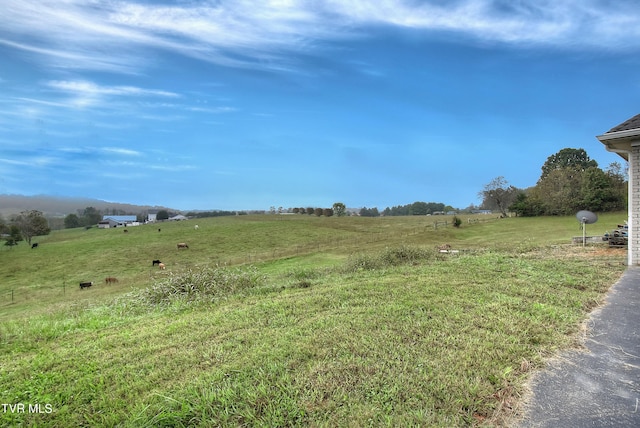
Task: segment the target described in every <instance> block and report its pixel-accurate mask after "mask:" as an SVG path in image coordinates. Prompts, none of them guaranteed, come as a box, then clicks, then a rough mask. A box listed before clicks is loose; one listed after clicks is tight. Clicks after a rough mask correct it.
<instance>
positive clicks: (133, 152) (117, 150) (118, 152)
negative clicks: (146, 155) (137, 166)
mask: <svg viewBox="0 0 640 428" xmlns="http://www.w3.org/2000/svg"><path fill="white" fill-rule="evenodd" d="M102 151H103V152H106V153H112V154H116V155H123V156H142V153H141V152H139V151H137V150H131V149H123V148H120V147H103V148H102Z"/></svg>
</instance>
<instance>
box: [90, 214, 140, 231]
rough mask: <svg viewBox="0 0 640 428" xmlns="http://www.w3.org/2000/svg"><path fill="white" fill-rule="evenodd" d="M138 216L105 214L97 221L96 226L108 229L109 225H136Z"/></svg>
mask: <svg viewBox="0 0 640 428" xmlns="http://www.w3.org/2000/svg"><path fill="white" fill-rule="evenodd" d="M138 225H140V223H138V218H137V217H136V216H135V215H105V216H102V221H101V222H99V223H98V227H99V228H102V229H108V228H111V227H126V226H138Z"/></svg>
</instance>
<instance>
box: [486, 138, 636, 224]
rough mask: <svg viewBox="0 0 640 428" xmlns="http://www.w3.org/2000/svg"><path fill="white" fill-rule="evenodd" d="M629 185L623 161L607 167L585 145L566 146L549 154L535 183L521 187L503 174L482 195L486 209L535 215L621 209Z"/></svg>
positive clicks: (624, 207)
mask: <svg viewBox="0 0 640 428" xmlns="http://www.w3.org/2000/svg"><path fill="white" fill-rule="evenodd" d="M627 189H628V179H627V172H626V170H624V169H623V167H622V165H621V164H620V163H618V162H613V163H611V164H610V165H609V167H608V168H607V169H605V170H603V169H601V168H600V167H599V166H598V163H597V162H596V161H595V160H593V159H591V158H590V157H589V155H588V154H587V152H586V151H585V150H584V149H573V148H564V149H562V150H560V151H559V152H558V153H555V154H553V155H551V156H549V157H548V158H547V160H546V161H545V163H544V164H543V165H542V168H541V174H540V178H539V179H538V182H537V183H536V185H535V186H532V187H529V188H527V189H518V188H516V187H514V186H512V185H510V184H509V182H508V181H507V180H506V179H505V178H504V177H502V176H500V177H497V178H495V179H493V180H492V181H491V182H489V183H488V184H487V185H485V187H484V189H483V190H482V191H480V192H479V196H480V197H481V198H482V201H483V202H482V208H484V209H492V210H497V211H499V212H500V213H502V214H503V215H505V216H506V215H507V213H508V212H509V211H511V212H514V213H516V215H519V216H528V217H531V216H542V215H571V214H575V213H576V212H578V211H580V210H589V211H596V212H607V211H621V210H624V209H626V207H627V202H628V201H627V199H628V193H627Z"/></svg>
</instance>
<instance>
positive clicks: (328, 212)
mask: <svg viewBox="0 0 640 428" xmlns="http://www.w3.org/2000/svg"><path fill="white" fill-rule="evenodd" d="M322 215H323V216H325V217H331V216H333V209H331V208H325V209H323V210H322Z"/></svg>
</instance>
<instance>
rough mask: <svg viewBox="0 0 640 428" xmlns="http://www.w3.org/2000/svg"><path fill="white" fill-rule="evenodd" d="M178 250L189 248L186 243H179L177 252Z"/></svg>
mask: <svg viewBox="0 0 640 428" xmlns="http://www.w3.org/2000/svg"><path fill="white" fill-rule="evenodd" d="M180 248H189V246H188V245H187V244H186V243H184V242H181V243H179V244H178V250H179V249H180Z"/></svg>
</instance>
